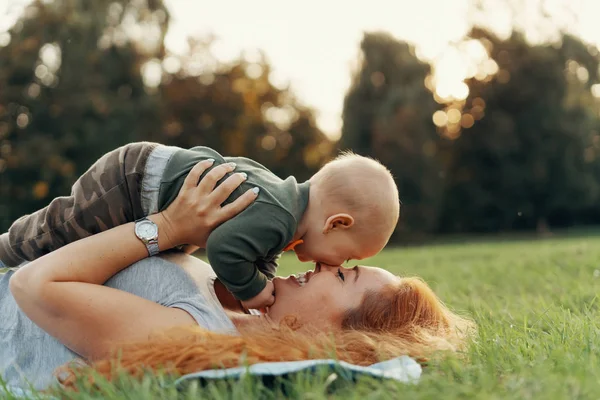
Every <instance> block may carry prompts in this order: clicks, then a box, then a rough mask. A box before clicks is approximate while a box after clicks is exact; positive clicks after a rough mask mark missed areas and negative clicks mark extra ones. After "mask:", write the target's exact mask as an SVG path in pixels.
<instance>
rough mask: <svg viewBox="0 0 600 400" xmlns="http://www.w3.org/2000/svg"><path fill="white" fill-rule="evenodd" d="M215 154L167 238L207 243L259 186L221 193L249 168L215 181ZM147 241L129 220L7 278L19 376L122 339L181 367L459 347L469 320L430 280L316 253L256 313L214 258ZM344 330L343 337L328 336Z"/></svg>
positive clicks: (104, 353) (129, 358)
mask: <svg viewBox="0 0 600 400" xmlns="http://www.w3.org/2000/svg"><path fill="white" fill-rule="evenodd" d="M207 167H208V165H206V164H205V163H200V164H198V165H197V166H196V167H195V168H194V169H193V170H192V172H191V173H190V174H189V176H188V178H187V179H186V181H185V183H184V186H183V188H182V189H181V192H180V194H179V196H178V197H177V199H176V200H175V201H174V202H173V203H172V204H171V206H170V207H169V208H168V209H167V210H165V211H164V212H163V213H160V214H155V215H152V216H150V217H149V218H150V219H151V220H152V221H154V222H155V223H156V224H157V226H158V245H159V247H160V249H161V250H163V251H164V250H167V249H171V248H174V247H177V246H179V245H182V244H191V245H195V246H198V247H204V245H205V244H206V239H207V237H208V235H209V234H210V232H211V230H212V229H213V228H214V227H215V226H217V225H218V224H219V223H221V222H223V221H224V220H226V219H227V218H230V217H231V216H233V215H235V214H236V213H238V212H240V211H241V210H243V209H244V208H245V207H246V206H247V205H248V204H250V203H251V202H252V201H253V200H254V198H255V196H256V195H255V194H254V192H252V191H249V192H248V193H246V195H244V196H242V197H240V198H239V199H238V200H237V201H236V202H234V203H232V204H230V205H227V206H225V207H221V206H220V204H222V203H223V201H224V200H225V199H226V198H227V197H228V196H229V194H230V193H231V192H232V191H233V190H234V189H235V187H237V186H238V185H239V184H240V183H241V182H242V180H243V178H242V177H241V176H240V175H239V174H234V175H232V176H231V177H229V178H228V179H227V180H226V181H225V182H224V183H223V184H221V185H220V186H219V187H218V188H216V189H214V186H215V183H216V182H217V181H219V180H220V179H221V178H222V177H223V176H225V173H226V172H227V171H226V170H225V168H215V169H214V170H213V171H211V172H210V173H209V174H207V176H206V177H205V178H204V179H203V180H202V181H201V182H200V183H199V184H198V185H196V183H197V182H198V180H199V177H200V176H201V174H202V172H203V171H204V170H205V169H206V168H207ZM213 189H214V190H213ZM147 255H148V253H147V249H146V247H145V245H144V244H143V243H142V242H141V241H140V240H139V239H138V238H137V237H136V236H135V234H134V230H133V224H127V225H122V226H118V227H116V228H113V229H110V230H108V231H106V232H102V233H100V234H97V235H94V236H92V237H89V238H86V239H82V240H80V241H77V242H74V243H71V244H69V245H67V246H65V247H63V248H60V249H59V250H57V251H55V252H52V253H50V254H48V255H46V256H44V257H42V258H40V259H38V260H36V261H33V262H31V263H30V264H28V265H26V266H24V267H22V268H21V269H20V270H18V271H17V272H16V273H14V274H13V273H12V272H10V273H8V274H7V275H6V276H5V277H4V278H3V279H2V281H0V321H1V322H0V324H1V326H0V331H1V333H2V335H1V336H0V346H1V347H0V370H1V371H3V372H2V374H3V378H4V379H5V380H6V381H7V382H8V384H9V385H24V381H25V380H28V381H30V382H31V383H32V384H33V385H34V387H36V388H42V387H45V386H47V385H48V384H49V383H50V382H51V374H52V371H53V370H54V369H55V368H56V367H58V366H60V365H62V364H64V363H66V362H68V361H69V360H72V359H75V358H78V357H80V358H83V359H84V360H88V361H92V362H96V363H95V368H96V369H97V370H99V371H101V372H103V373H105V374H106V375H107V376H108V377H110V376H111V373H112V371H111V370H110V362H109V361H107V360H110V359H111V357H112V356H113V354H114V353H113V351H114V350H115V348H119V349H120V351H121V353H120V354H121V357H122V365H123V367H124V368H127V369H128V370H129V371H130V372H131V373H132V374H136V373H139V371H140V368H139V367H140V366H142V365H144V366H146V367H148V366H149V367H156V368H158V367H166V368H169V369H171V370H173V371H176V372H179V373H187V372H191V371H196V370H199V369H203V368H211V367H213V366H215V365H224V366H229V365H232V364H235V363H237V362H238V360H239V358H240V356H241V354H242V353H244V354H246V361H247V362H258V361H274V360H278V361H279V360H297V359H307V358H322V357H323V356H325V355H326V353H327V355H330V352H331V351H335V352H336V353H337V356H338V357H339V358H340V359H344V360H347V361H350V362H354V363H357V364H368V363H371V362H375V361H376V360H377V359H379V358H389V357H393V356H397V355H399V354H407V353H408V354H411V355H415V356H419V355H425V354H426V353H428V352H429V351H432V350H438V349H454V348H455V347H456V346H457V345H460V344H461V343H462V341H463V338H464V335H463V333H461V332H460V331H459V329H460V328H464V327H467V326H468V325H469V323H468V322H467V321H466V320H464V319H462V318H460V317H458V316H456V315H454V314H452V313H451V312H450V311H448V310H447V309H446V308H445V307H444V306H443V305H442V304H441V303H440V302H439V301H438V300H437V298H436V297H435V295H434V294H433V293H432V292H431V290H430V289H429V288H428V287H427V286H426V285H425V284H424V283H422V282H421V281H418V280H415V279H400V278H397V277H395V276H393V275H392V274H390V273H389V272H387V271H384V270H382V269H378V268H369V267H355V268H353V269H346V268H341V267H337V266H325V265H317V267H316V268H315V270H314V271H310V272H308V273H307V274H305V275H303V276H301V277H298V278H296V277H288V278H286V279H282V278H277V279H276V280H275V281H274V287H275V299H276V301H275V303H274V304H273V306H272V307H270V308H269V309H268V310H267V312H266V313H264V314H262V315H252V314H249V313H248V312H247V310H244V309H243V308H242V307H241V305H240V303H239V302H238V301H236V300H235V299H234V297H233V296H232V295H231V294H229V293H228V292H227V291H226V290H225V288H224V287H223V285H222V284H220V282H218V280H216V278H215V274H214V272H213V271H212V270H211V269H210V266H208V265H207V264H205V263H203V262H201V261H200V260H197V259H195V258H193V257H190V256H188V255H186V254H183V253H175V252H171V253H167V254H165V255H163V256H160V257H152V258H147ZM132 264H133V265H132ZM127 267H129V268H127ZM8 281H9V282H10V292H11V293H12V296H11V295H9V294H8V293H7V290H6V288H7V286H8V284H7V282H8ZM290 316H293V318H290ZM31 321H33V322H34V323H35V324H36V325H37V326H35V325H34V324H33V323H32V322H31ZM175 327H187V328H185V329H183V330H182V329H181V328H180V329H178V330H177V331H173V332H170V333H169V334H167V335H166V336H165V335H162V336H156V337H154V338H152V339H151V341H150V342H148V339H149V337H150V336H151V335H152V334H153V333H155V332H160V331H164V330H168V329H169V328H175ZM190 327H196V329H190ZM198 328H202V329H198ZM332 330H335V331H336V335H335V337H336V341H335V343H333V342H331V339H327V338H330V337H331V335H328V333H330V332H331V331H332ZM319 335H321V338H319ZM123 342H130V343H133V344H129V345H123V346H121V345H119V344H120V343H123ZM332 346H333V347H332ZM190 353H193V354H192V356H191V357H190V356H188V355H189V354H190ZM103 360H104V361H103Z"/></svg>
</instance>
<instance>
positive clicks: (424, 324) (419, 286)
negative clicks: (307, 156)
mask: <svg viewBox="0 0 600 400" xmlns="http://www.w3.org/2000/svg"><path fill="white" fill-rule="evenodd" d="M472 328H474V324H473V323H472V322H471V321H469V320H467V319H465V318H462V317H460V316H458V315H457V314H454V313H452V312H451V311H450V310H449V309H448V308H447V307H446V306H445V305H444V304H443V303H442V302H441V301H440V300H439V299H438V298H437V296H436V295H435V294H434V292H433V291H432V290H431V289H430V288H429V286H428V285H427V284H426V283H425V282H423V281H422V280H420V279H418V278H403V279H401V280H400V282H399V283H398V284H396V285H388V286H386V287H385V288H384V289H383V290H381V291H379V292H368V293H366V294H365V296H364V298H363V301H362V303H361V305H360V306H359V307H358V308H356V309H352V310H349V311H347V312H346V314H345V315H344V317H343V320H342V328H341V329H339V330H335V331H334V330H331V331H328V332H325V331H317V330H315V329H314V328H311V327H308V326H301V325H299V324H298V323H297V320H296V319H295V318H294V317H293V316H290V317H287V318H285V319H284V320H283V321H282V323H281V324H280V325H279V326H277V327H274V326H271V325H267V324H266V323H265V324H258V325H254V326H250V327H242V328H240V335H239V336H233V335H224V334H219V333H214V332H209V331H206V330H204V329H201V328H199V327H181V328H174V329H171V330H169V331H166V332H163V333H161V334H159V335H155V336H154V337H152V338H151V339H150V340H149V341H144V342H140V343H130V344H124V345H122V346H119V348H118V351H115V353H114V355H113V356H112V357H109V358H107V359H104V360H100V361H96V362H95V363H93V364H92V365H90V366H85V367H72V368H71V367H66V368H65V369H63V370H66V371H68V372H70V373H69V374H67V376H66V377H64V376H63V378H62V383H63V384H65V385H66V386H73V385H74V383H75V380H76V379H75V378H76V376H77V375H83V376H91V373H93V372H96V373H100V375H102V376H104V377H106V378H107V379H109V380H110V379H112V378H114V377H115V376H116V374H118V373H122V372H125V373H127V374H129V375H132V376H134V377H139V376H141V375H143V374H144V373H145V372H146V371H148V370H153V371H157V370H162V371H164V372H167V373H174V374H178V375H181V374H187V373H191V372H197V371H200V370H206V369H214V368H229V367H237V366H239V365H240V364H247V365H250V364H256V363H260V362H269V361H297V360H309V359H319V358H335V359H338V360H343V361H347V362H350V363H353V364H357V365H370V364H373V363H375V362H378V361H383V360H386V359H390V358H393V357H397V356H400V355H408V356H412V357H415V358H418V359H421V358H425V357H428V356H429V355H431V354H432V353H433V352H436V351H440V350H449V351H456V350H458V349H460V348H462V347H463V346H464V344H465V343H466V339H467V338H468V337H469V336H470V334H471V333H472V332H473V329H472ZM61 375H62V374H61Z"/></svg>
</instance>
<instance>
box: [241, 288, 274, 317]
mask: <svg viewBox="0 0 600 400" xmlns="http://www.w3.org/2000/svg"><path fill="white" fill-rule="evenodd" d="M274 291H275V286H273V282H272V281H267V286H265V288H264V289H263V290H262V291H261V292H260V293H259V294H257V295H256V296H254V297H253V298H251V299H248V300H246V301H242V304H243V305H244V307H246V308H247V309H251V308H252V309H255V310H260V309H262V308H265V307H269V306H272V305H273V303H275V295H274V294H273V292H274Z"/></svg>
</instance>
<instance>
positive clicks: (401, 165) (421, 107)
mask: <svg viewBox="0 0 600 400" xmlns="http://www.w3.org/2000/svg"><path fill="white" fill-rule="evenodd" d="M361 49H362V66H361V68H360V71H358V73H357V74H356V75H355V77H354V82H353V84H352V87H351V88H350V90H349V92H348V94H347V96H346V99H345V102H344V125H343V130H342V139H341V141H340V143H339V146H340V147H341V148H342V149H352V150H353V151H355V152H357V153H359V154H363V155H367V156H372V157H374V158H376V159H378V160H379V161H381V162H382V163H384V164H385V165H386V166H387V167H388V168H390V170H391V171H392V173H393V174H394V177H395V178H396V183H397V185H398V189H399V191H400V198H401V201H402V210H401V218H400V223H399V226H398V231H399V232H401V233H407V232H408V231H413V232H414V231H417V232H419V231H420V232H423V231H432V230H434V229H435V228H436V225H437V221H438V218H437V214H438V210H439V209H440V202H441V201H442V196H443V191H442V189H443V185H441V178H442V174H441V172H442V171H443V168H442V166H441V163H440V157H439V156H438V155H439V152H440V151H441V149H442V148H443V146H444V139H442V138H441V137H440V136H439V135H438V134H437V132H436V129H435V126H434V125H433V122H432V119H431V116H432V114H433V113H434V111H436V109H437V108H438V105H437V104H436V103H435V102H434V100H433V97H432V94H431V92H430V91H429V90H427V88H426V87H425V83H424V82H425V79H426V77H427V76H428V75H429V73H430V67H429V65H428V64H426V63H423V62H421V61H419V60H418V59H417V57H416V56H415V54H414V51H413V49H412V48H411V47H410V46H409V45H407V44H406V43H402V42H398V41H396V40H395V39H393V38H392V37H390V36H389V35H386V34H367V35H365V37H364V39H363V41H362V44H361Z"/></svg>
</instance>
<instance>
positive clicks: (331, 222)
mask: <svg viewBox="0 0 600 400" xmlns="http://www.w3.org/2000/svg"><path fill="white" fill-rule="evenodd" d="M352 225H354V218H353V217H352V215H350V214H344V213H342V214H335V215H332V216H331V217H329V218H327V219H326V220H325V224H324V225H323V234H326V233H329V232H331V231H332V230H334V229H348V228H350V227H351V226H352Z"/></svg>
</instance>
